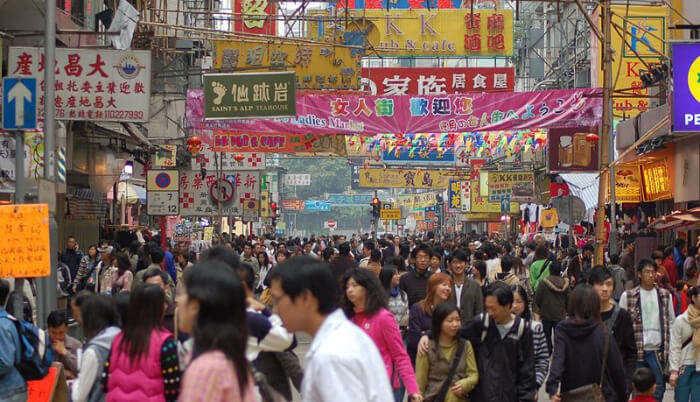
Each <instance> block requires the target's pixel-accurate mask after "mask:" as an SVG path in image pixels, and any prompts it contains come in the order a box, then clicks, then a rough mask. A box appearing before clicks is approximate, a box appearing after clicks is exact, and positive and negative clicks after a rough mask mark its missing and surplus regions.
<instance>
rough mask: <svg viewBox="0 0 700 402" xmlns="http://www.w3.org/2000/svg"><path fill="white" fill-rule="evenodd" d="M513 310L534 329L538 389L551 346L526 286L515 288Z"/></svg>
mask: <svg viewBox="0 0 700 402" xmlns="http://www.w3.org/2000/svg"><path fill="white" fill-rule="evenodd" d="M512 312H513V313H514V314H517V315H518V316H519V317H520V318H522V319H523V320H525V323H526V324H527V325H529V326H530V329H532V343H533V346H534V355H535V380H536V382H537V390H538V392H539V389H540V387H541V386H542V384H544V380H545V378H546V377H547V370H548V369H549V348H548V347H547V338H546V337H545V336H544V327H542V323H541V322H539V321H537V320H535V317H533V316H532V311H531V310H530V299H529V298H528V295H527V291H526V290H525V288H524V287H522V286H520V285H518V286H515V287H514V288H513V307H512Z"/></svg>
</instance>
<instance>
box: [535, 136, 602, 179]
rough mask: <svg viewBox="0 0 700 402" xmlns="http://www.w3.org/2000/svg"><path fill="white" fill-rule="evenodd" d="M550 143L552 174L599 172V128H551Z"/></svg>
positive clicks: (550, 170)
mask: <svg viewBox="0 0 700 402" xmlns="http://www.w3.org/2000/svg"><path fill="white" fill-rule="evenodd" d="M593 136H595V137H593ZM548 143H549V149H548V152H547V154H548V156H549V161H548V162H549V172H550V173H565V172H597V171H598V128H597V127H587V128H585V127H584V128H571V127H557V128H550V129H549V130H548Z"/></svg>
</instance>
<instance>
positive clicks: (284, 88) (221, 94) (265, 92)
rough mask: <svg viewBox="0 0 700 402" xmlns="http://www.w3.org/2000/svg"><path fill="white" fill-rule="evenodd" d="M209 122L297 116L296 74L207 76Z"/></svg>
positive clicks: (206, 89)
mask: <svg viewBox="0 0 700 402" xmlns="http://www.w3.org/2000/svg"><path fill="white" fill-rule="evenodd" d="M203 81H204V115H205V117H206V118H207V119H211V120H217V119H219V120H221V119H241V118H251V117H286V116H295V115H296V98H295V94H296V91H295V87H294V73H286V72H282V73H231V74H204V76H203Z"/></svg>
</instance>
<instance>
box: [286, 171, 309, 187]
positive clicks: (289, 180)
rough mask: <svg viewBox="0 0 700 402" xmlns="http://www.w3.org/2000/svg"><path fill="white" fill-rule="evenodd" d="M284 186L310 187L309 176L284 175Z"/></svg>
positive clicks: (301, 174)
mask: <svg viewBox="0 0 700 402" xmlns="http://www.w3.org/2000/svg"><path fill="white" fill-rule="evenodd" d="M284 185H285V186H310V185H311V175H310V174H303V173H300V174H286V175H284Z"/></svg>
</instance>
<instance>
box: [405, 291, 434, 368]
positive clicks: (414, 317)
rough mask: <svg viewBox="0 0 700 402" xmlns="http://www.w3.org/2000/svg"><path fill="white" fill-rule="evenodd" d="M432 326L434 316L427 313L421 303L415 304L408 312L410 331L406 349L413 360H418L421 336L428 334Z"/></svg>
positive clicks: (407, 336)
mask: <svg viewBox="0 0 700 402" xmlns="http://www.w3.org/2000/svg"><path fill="white" fill-rule="evenodd" d="M432 326H433V318H432V316H429V315H427V314H425V311H423V307H421V305H420V303H415V304H413V305H412V306H411V308H410V309H409V313H408V333H407V335H406V349H407V350H408V354H409V356H411V361H412V362H415V361H416V353H417V352H418V342H419V341H420V338H421V337H422V336H423V335H426V334H427V332H428V330H430V329H431V328H432Z"/></svg>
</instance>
